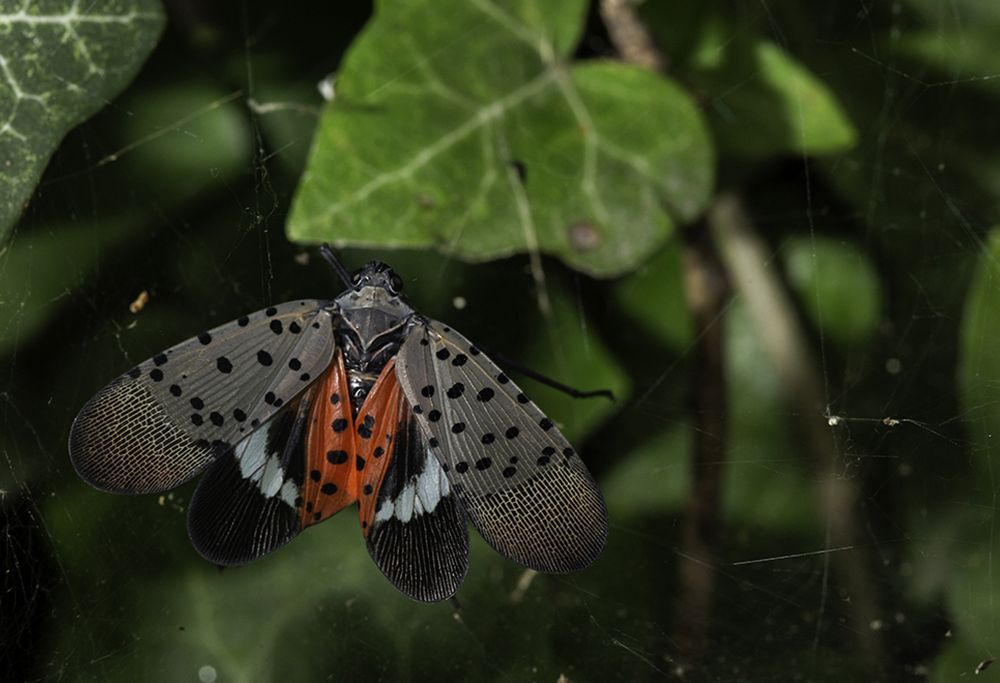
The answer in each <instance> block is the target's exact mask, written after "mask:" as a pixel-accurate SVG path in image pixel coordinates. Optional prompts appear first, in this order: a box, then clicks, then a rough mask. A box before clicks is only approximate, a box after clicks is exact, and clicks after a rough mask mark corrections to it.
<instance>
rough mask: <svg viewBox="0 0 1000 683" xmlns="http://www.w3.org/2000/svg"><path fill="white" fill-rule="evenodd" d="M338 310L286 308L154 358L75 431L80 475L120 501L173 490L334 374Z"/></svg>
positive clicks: (321, 304)
mask: <svg viewBox="0 0 1000 683" xmlns="http://www.w3.org/2000/svg"><path fill="white" fill-rule="evenodd" d="M334 316H335V306H334V304H333V303H332V302H329V301H323V300H300V301H290V302H287V303H283V304H279V305H276V306H272V307H269V308H266V309H264V310H261V311H257V312H256V313H252V314H250V315H246V316H243V317H240V318H238V319H236V320H234V321H232V322H230V323H227V324H225V325H221V326H219V327H216V328H214V329H211V330H209V331H207V332H202V333H201V334H199V335H197V336H195V337H193V338H192V339H189V340H187V341H185V342H182V343H180V344H178V345H177V346H174V347H171V348H169V349H167V350H166V351H163V352H161V353H158V354H156V355H155V356H153V357H152V358H150V359H149V360H146V361H144V362H143V363H140V364H139V365H138V366H136V367H135V368H133V369H132V370H130V371H129V372H127V373H125V374H124V375H122V376H121V377H118V378H117V379H115V380H113V381H112V382H111V383H110V384H108V385H107V386H106V387H104V388H103V389H102V390H101V391H100V392H98V393H97V394H96V395H95V396H94V397H93V398H92V399H90V401H88V402H87V404H86V405H85V406H84V407H83V409H82V410H81V411H80V413H79V415H77V417H76V419H75V420H74V422H73V426H72V428H71V429H70V438H69V452H70V458H71V460H72V462H73V465H74V467H75V468H76V470H77V472H78V473H79V474H80V476H81V477H83V479H85V480H86V481H88V482H89V483H91V484H93V485H94V486H96V487H98V488H101V489H105V490H108V491H113V492H118V493H152V492H159V491H166V490H169V489H172V488H174V487H176V486H178V485H180V484H182V483H184V482H185V481H187V480H188V479H190V478H192V477H194V476H195V475H197V474H198V473H199V472H201V471H202V470H203V469H204V468H205V467H206V466H207V465H208V464H209V463H210V462H211V461H212V460H214V459H215V457H216V456H217V455H218V454H220V453H224V452H226V451H227V450H228V449H230V448H231V447H232V446H234V445H235V444H236V443H238V442H239V441H241V440H242V439H244V438H245V437H246V436H248V435H249V434H250V433H251V432H252V431H254V430H255V429H257V428H258V427H260V426H261V425H262V424H263V423H264V422H266V421H267V420H268V419H269V418H270V417H271V416H272V415H273V414H274V413H275V412H277V411H278V410H280V409H281V407H282V406H283V405H286V404H288V403H289V402H290V401H291V400H292V399H294V398H295V397H296V396H297V395H299V394H300V393H301V392H302V391H303V390H304V389H305V388H306V387H307V386H309V384H310V383H312V382H313V381H314V380H315V379H316V378H317V377H318V376H319V375H320V374H321V373H322V372H323V371H324V370H325V369H326V368H327V366H329V364H330V361H331V359H332V358H333V352H334V335H333V319H334Z"/></svg>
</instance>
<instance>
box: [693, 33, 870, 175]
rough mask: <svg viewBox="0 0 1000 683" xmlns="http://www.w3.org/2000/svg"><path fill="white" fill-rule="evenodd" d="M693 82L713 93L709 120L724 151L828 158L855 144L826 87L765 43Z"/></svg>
mask: <svg viewBox="0 0 1000 683" xmlns="http://www.w3.org/2000/svg"><path fill="white" fill-rule="evenodd" d="M699 80H700V81H701V83H702V84H703V85H704V86H705V87H706V88H707V89H708V90H709V91H710V92H712V93H713V96H712V100H711V105H710V112H711V113H710V115H709V121H710V122H711V125H712V131H713V133H715V135H716V139H717V140H718V143H719V146H720V147H721V148H723V149H725V150H726V151H728V152H732V153H735V154H742V155H766V154H775V153H800V154H813V155H817V154H833V153H837V152H842V151H844V150H847V149H850V148H851V147H853V146H854V143H855V141H856V140H857V132H856V131H855V129H854V126H853V125H852V124H851V121H850V119H849V118H848V117H847V114H846V113H845V112H844V110H843V109H842V108H841V106H840V103H839V102H837V99H836V97H835V96H834V94H833V92H832V91H831V90H830V89H829V88H828V87H827V85H826V84H825V83H823V81H821V80H820V79H819V78H817V77H816V76H815V75H813V74H812V73H811V72H810V71H809V70H808V69H807V68H806V67H805V66H804V65H803V64H801V63H800V62H798V61H797V60H795V58H793V57H792V56H791V55H790V54H788V53H787V52H786V51H784V50H782V49H781V48H779V47H778V46H777V45H775V44H774V43H771V42H770V41H767V40H758V41H756V42H755V43H754V44H753V45H752V46H751V47H749V48H748V49H747V50H746V51H745V53H743V51H741V50H739V49H734V50H732V55H731V56H730V58H729V59H727V60H726V62H725V65H724V67H723V68H722V69H720V70H719V71H716V72H705V73H704V74H703V75H702V77H701V78H700V79H699Z"/></svg>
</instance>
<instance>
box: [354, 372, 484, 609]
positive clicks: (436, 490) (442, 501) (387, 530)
mask: <svg viewBox="0 0 1000 683" xmlns="http://www.w3.org/2000/svg"><path fill="white" fill-rule="evenodd" d="M373 416H377V417H374V419H373V421H372V422H371V425H370V429H369V430H367V431H365V432H364V433H361V434H360V438H359V442H360V444H361V450H360V451H359V453H360V454H361V455H362V457H365V458H366V459H367V462H366V464H365V466H364V468H363V470H362V473H361V510H360V514H361V526H362V529H364V531H365V537H366V541H367V545H368V552H369V554H370V555H371V557H372V559H373V560H374V561H375V564H376V565H377V566H378V568H379V569H380V570H381V571H382V573H383V574H384V575H385V577H386V578H387V579H389V581H391V582H392V583H393V585H395V586H396V588H398V589H399V590H400V591H402V592H403V593H405V594H406V595H408V596H410V597H411V598H414V599H415V600H420V601H423V602H434V601H438V600H444V599H446V598H448V597H451V596H452V595H454V594H455V592H456V591H457V590H458V587H459V586H460V585H461V584H462V580H463V579H464V578H465V573H466V570H467V569H468V564H469V537H468V532H467V530H466V522H465V514H464V513H463V512H462V508H461V505H460V504H459V502H458V500H456V499H455V496H454V495H453V494H452V491H451V486H450V484H449V483H448V479H447V477H445V474H444V472H443V470H442V469H441V465H440V464H439V463H438V461H437V459H436V458H434V457H433V456H432V455H431V454H430V452H429V451H428V448H427V444H426V442H425V440H424V438H423V435H422V434H421V432H420V428H419V427H418V425H417V424H416V422H414V421H413V419H412V416H411V412H410V410H409V406H408V405H407V403H406V400H405V398H403V396H402V395H401V393H400V390H399V383H398V381H397V377H396V374H395V368H394V367H393V364H392V362H390V363H389V364H388V365H387V366H386V367H385V369H384V370H383V371H382V375H381V376H380V377H379V380H378V382H377V383H376V384H375V387H373V389H372V393H371V394H370V395H369V397H368V400H366V401H365V405H364V406H362V408H361V411H360V412H359V413H358V422H359V425H358V430H359V432H361V431H362V430H363V429H364V427H365V424H366V422H365V420H366V418H368V417H373ZM369 432H370V433H369ZM366 434H367V436H366Z"/></svg>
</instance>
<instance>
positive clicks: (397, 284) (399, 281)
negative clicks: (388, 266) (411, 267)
mask: <svg viewBox="0 0 1000 683" xmlns="http://www.w3.org/2000/svg"><path fill="white" fill-rule="evenodd" d="M389 286H390V287H392V290H393V291H394V292H402V291H403V278H401V277H399V276H398V275H396V274H395V273H393V274H392V277H391V278H389Z"/></svg>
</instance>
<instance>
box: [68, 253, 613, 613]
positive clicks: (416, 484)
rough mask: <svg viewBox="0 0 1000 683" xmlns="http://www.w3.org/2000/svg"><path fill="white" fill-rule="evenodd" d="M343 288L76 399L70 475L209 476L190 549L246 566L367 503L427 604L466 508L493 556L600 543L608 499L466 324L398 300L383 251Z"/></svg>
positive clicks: (174, 481)
mask: <svg viewBox="0 0 1000 683" xmlns="http://www.w3.org/2000/svg"><path fill="white" fill-rule="evenodd" d="M323 254H324V256H325V257H326V258H327V259H328V260H329V261H330V262H331V264H332V265H333V266H334V268H335V269H336V270H337V272H338V273H339V274H340V276H341V278H342V279H344V281H345V283H347V285H348V288H347V290H346V291H344V292H343V293H342V294H341V295H340V296H338V297H337V298H336V299H334V300H332V301H330V300H303V301H290V302H288V303H284V304H280V305H278V306H272V307H270V308H267V309H264V310H262V311H258V312H257V313H253V314H250V315H246V316H243V317H242V318H239V319H237V320H235V321H233V322H230V323H228V324H226V325H222V326H221V327H217V328H215V329H213V330H209V331H208V332H203V333H201V334H199V335H198V336H197V337H194V338H193V339H189V340H187V341H185V342H182V343H180V344H178V345H177V346H174V347H172V348H169V349H167V350H166V351H163V352H162V353H158V354H156V355H155V356H153V357H152V358H150V359H149V360H147V361H145V362H143V363H141V364H139V365H138V366H136V367H135V368H133V369H132V370H130V371H128V372H127V373H126V374H124V375H122V376H121V377H118V378H117V379H115V380H114V381H112V382H111V383H110V384H108V385H107V386H106V387H104V389H102V390H101V391H100V392H98V393H97V395H96V396H94V397H93V398H92V399H90V401H88V402H87V404H86V405H85V406H84V407H83V409H82V410H81V411H80V414H79V415H78V416H77V417H76V420H75V421H74V423H73V427H72V429H71V431H70V437H69V453H70V458H71V459H72V461H73V465H74V466H75V467H76V470H77V472H78V473H79V474H80V476H81V477H83V479H85V480H86V481H88V482H89V483H91V484H92V485H94V486H96V487H97V488H100V489H104V490H106V491H112V492H115V493H130V494H140V493H156V492H162V491H167V490H169V489H172V488H175V487H177V486H179V485H180V484H182V483H184V482H186V481H188V480H189V479H191V478H193V477H194V476H196V475H197V474H199V473H201V472H202V471H205V476H204V477H203V478H202V480H201V481H200V483H199V484H198V487H197V489H196V490H195V492H194V495H193V497H192V499H191V502H190V506H189V508H188V522H187V526H188V534H189V535H190V537H191V541H192V543H193V544H194V547H195V548H196V549H197V550H198V552H199V553H200V554H201V555H202V556H204V557H205V558H206V559H208V560H209V561H211V562H214V563H216V564H220V565H239V564H244V563H247V562H251V561H253V560H256V559H258V558H261V557H263V556H264V555H267V554H268V553H271V552H273V551H274V550H277V549H278V548H280V547H281V546H283V545H285V544H286V543H287V542H288V541H290V540H291V539H292V538H294V537H295V536H296V535H298V534H299V533H300V532H301V531H302V530H303V529H305V528H306V527H308V526H311V525H314V524H318V523H319V522H322V521H323V520H325V519H327V518H328V517H330V516H331V515H333V514H335V513H336V512H338V511H339V510H341V509H343V508H345V507H347V506H348V505H351V504H352V503H355V502H356V503H358V506H359V508H360V518H361V527H362V530H363V533H364V536H365V539H366V543H367V546H368V551H369V553H370V554H371V557H372V559H373V560H374V561H375V564H376V565H378V567H379V569H380V570H381V571H382V573H383V574H385V576H386V577H387V578H388V579H389V580H390V581H391V582H392V583H393V584H394V585H395V586H396V587H397V588H398V589H399V590H401V591H402V592H403V593H405V594H406V595H409V596H410V597H412V598H415V599H417V600H424V601H435V600H443V599H445V598H448V597H450V596H451V595H453V594H454V593H455V591H457V590H458V587H459V586H460V585H461V583H462V580H463V579H464V577H465V573H466V570H467V568H468V553H469V540H468V534H467V530H466V518H468V519H469V520H471V521H472V524H473V526H474V527H475V528H476V529H477V530H478V531H479V533H480V534H481V535H482V536H483V538H484V539H486V541H487V542H488V543H489V544H490V545H491V546H492V547H493V548H494V549H496V551H497V552H499V553H500V554H501V555H504V556H505V557H507V558H509V559H511V560H513V561H515V562H518V563H520V564H522V565H524V566H526V567H530V568H532V569H537V570H539V571H543V572H553V573H562V572H569V571H575V570H578V569H582V568H584V567H586V566H588V565H589V564H591V563H592V562H593V561H594V560H595V559H596V558H597V557H598V555H600V553H601V550H602V549H603V547H604V542H605V539H606V537H607V531H608V523H607V509H606V508H605V505H604V499H603V497H602V496H601V493H600V490H599V489H598V488H597V485H596V483H595V482H594V479H593V478H592V477H591V475H590V472H589V471H588V470H587V468H586V466H585V465H584V464H583V462H582V461H581V460H580V457H579V456H578V455H577V453H576V452H575V451H574V450H573V448H572V446H570V444H569V442H567V440H566V438H565V437H563V435H562V434H561V433H560V432H559V430H558V428H556V426H555V425H554V424H553V422H552V420H550V419H549V418H547V417H546V416H545V415H543V414H542V412H541V411H540V410H539V409H538V408H537V407H536V406H535V404H534V403H532V402H531V401H530V400H528V398H527V397H526V396H525V395H524V394H523V393H522V392H521V390H520V389H519V388H518V387H517V385H515V384H514V382H513V381H511V380H510V379H509V378H508V377H507V375H506V374H504V373H503V372H502V371H501V370H500V369H499V368H498V367H497V366H496V364H495V363H493V362H492V361H491V360H490V359H489V358H487V357H486V355H485V354H483V353H482V352H481V351H480V350H479V349H477V348H476V347H475V346H473V345H472V344H470V343H469V341H468V340H466V339H465V337H463V336H462V335H460V334H459V333H458V332H456V331H455V330H453V329H451V328H450V327H447V326H445V325H443V324H441V323H439V322H437V321H435V320H431V319H428V318H426V317H424V316H422V315H420V314H419V313H417V312H416V311H414V310H413V309H412V308H411V307H410V305H409V304H408V303H407V302H406V300H405V299H404V298H403V296H402V294H401V290H402V287H403V283H402V280H401V279H400V278H399V276H398V275H396V274H395V273H394V272H393V271H392V269H390V268H389V267H388V266H387V265H385V264H384V263H377V262H372V263H369V264H368V265H366V266H365V267H364V268H362V269H361V270H360V271H358V272H357V273H355V274H354V276H353V277H349V276H348V275H347V273H346V272H345V271H344V269H343V267H342V266H341V265H340V264H339V262H338V261H337V260H336V259H335V258H334V257H333V254H332V252H330V251H329V249H327V248H325V247H324V248H323Z"/></svg>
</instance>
